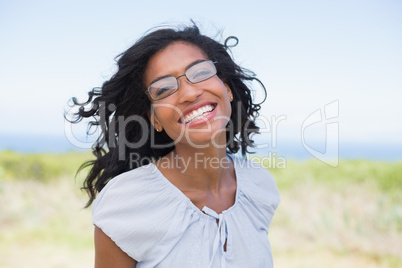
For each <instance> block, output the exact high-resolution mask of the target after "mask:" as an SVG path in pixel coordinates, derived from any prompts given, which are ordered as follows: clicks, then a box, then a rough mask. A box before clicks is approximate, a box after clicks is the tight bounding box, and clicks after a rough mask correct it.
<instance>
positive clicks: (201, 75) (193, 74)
mask: <svg viewBox="0 0 402 268" xmlns="http://www.w3.org/2000/svg"><path fill="white" fill-rule="evenodd" d="M215 74H216V68H215V65H214V63H213V62H212V61H209V60H208V61H202V62H200V63H197V64H195V65H194V66H193V67H191V68H190V69H188V70H187V72H186V76H187V79H188V80H189V81H190V82H191V83H199V82H202V81H205V80H207V79H209V78H211V77H212V76H214V75H215Z"/></svg>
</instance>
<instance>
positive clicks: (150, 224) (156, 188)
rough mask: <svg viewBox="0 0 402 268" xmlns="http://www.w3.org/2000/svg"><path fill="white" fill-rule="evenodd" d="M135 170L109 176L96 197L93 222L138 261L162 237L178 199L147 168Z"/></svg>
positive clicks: (167, 227) (145, 255) (168, 226)
mask: <svg viewBox="0 0 402 268" xmlns="http://www.w3.org/2000/svg"><path fill="white" fill-rule="evenodd" d="M144 170H145V169H135V170H132V171H129V172H126V173H123V174H121V175H119V176H117V177H115V178H114V179H112V180H111V181H110V182H109V183H108V184H107V185H106V186H105V188H104V189H102V191H101V192H100V193H99V195H98V196H97V198H96V200H95V202H94V205H93V209H92V213H93V223H94V225H96V226H97V227H99V228H100V229H102V231H103V232H104V233H105V234H106V235H107V236H109V237H110V238H111V239H112V240H113V241H114V242H115V243H116V245H117V246H119V247H120V248H121V249H122V250H123V251H124V252H126V253H127V254H128V255H129V256H130V257H132V258H133V259H135V260H136V261H138V262H141V261H143V260H144V259H145V258H146V257H147V254H148V253H149V252H150V251H151V250H152V248H153V246H154V245H155V244H156V243H157V242H158V241H161V240H162V239H163V237H164V236H165V235H166V233H167V232H168V231H169V228H170V226H171V222H172V221H171V217H170V215H172V214H174V212H175V209H176V207H177V199H176V198H175V196H174V195H171V194H169V192H166V191H164V190H163V184H162V185H161V184H160V183H158V178H157V176H156V175H155V174H154V172H151V171H150V170H145V172H144Z"/></svg>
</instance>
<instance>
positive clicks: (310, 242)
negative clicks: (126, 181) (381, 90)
mask: <svg viewBox="0 0 402 268" xmlns="http://www.w3.org/2000/svg"><path fill="white" fill-rule="evenodd" d="M90 157H91V155H90V154H88V153H69V154H62V155H51V154H42V155H24V154H16V153H13V152H1V153H0V267H7V268H13V267H18V268H21V267H41V268H42V267H43V268H46V267H55V268H56V267H60V268H62V267H71V268H73V267H74V268H79V267H92V266H93V241H92V233H93V227H92V223H91V213H90V209H83V206H84V204H85V202H86V196H85V194H84V193H82V192H81V191H80V190H79V188H80V186H81V182H82V179H83V177H82V176H83V174H81V175H79V176H77V177H75V171H76V170H77V168H78V166H79V165H80V164H81V163H82V162H83V161H84V160H86V159H89V158H90ZM271 172H272V173H273V175H274V177H275V179H276V181H277V184H278V187H279V190H280V192H281V198H282V201H281V204H280V206H279V208H278V210H277V213H276V214H275V217H274V220H273V222H272V224H271V227H270V233H269V236H270V240H271V244H272V248H273V254H274V261H275V267H279V268H282V267H284V268H331V267H353V268H355V267H365V268H370V267H393V268H394V267H402V162H397V163H391V162H372V161H366V160H353V161H352V160H348V161H340V164H339V166H338V167H336V168H333V167H331V166H328V165H325V164H323V163H321V162H319V161H318V160H309V161H302V162H300V161H299V162H298V161H291V160H288V161H287V162H286V168H281V169H279V168H278V169H271Z"/></svg>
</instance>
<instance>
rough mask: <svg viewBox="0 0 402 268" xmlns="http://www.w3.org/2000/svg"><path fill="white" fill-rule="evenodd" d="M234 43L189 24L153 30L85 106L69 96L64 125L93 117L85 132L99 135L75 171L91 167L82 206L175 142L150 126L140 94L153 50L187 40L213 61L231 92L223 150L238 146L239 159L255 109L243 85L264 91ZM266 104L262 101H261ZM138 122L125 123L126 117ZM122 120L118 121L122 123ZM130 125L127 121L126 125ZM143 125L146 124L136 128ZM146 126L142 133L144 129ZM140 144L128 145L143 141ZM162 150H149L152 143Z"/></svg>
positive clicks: (143, 96)
mask: <svg viewBox="0 0 402 268" xmlns="http://www.w3.org/2000/svg"><path fill="white" fill-rule="evenodd" d="M233 40H234V41H235V45H236V44H237V43H238V39H237V38H236V37H233V36H231V37H228V38H227V39H226V41H225V43H224V44H220V43H219V42H217V41H215V40H214V39H212V38H210V37H207V36H205V35H202V34H201V33H200V30H199V28H198V27H197V26H196V25H195V24H194V25H191V26H186V27H184V28H183V29H173V28H167V29H166V28H162V29H157V30H154V31H152V32H150V33H148V34H146V35H145V36H143V37H142V38H141V39H139V40H138V41H137V42H136V43H135V44H134V45H133V46H131V47H130V48H129V49H127V50H126V51H125V52H123V53H122V54H120V55H119V56H117V58H116V59H117V60H116V61H117V66H118V70H117V72H116V73H115V74H114V75H113V76H112V77H111V78H110V79H109V80H108V81H106V82H104V83H103V85H102V87H101V88H94V89H92V90H91V91H90V92H89V93H88V95H89V98H88V100H87V101H86V102H83V103H81V102H78V101H77V99H76V98H72V103H71V105H70V106H72V107H75V108H78V112H76V113H75V114H74V115H73V118H72V119H70V120H69V121H70V122H71V123H78V122H80V121H82V120H83V119H86V118H93V121H91V122H89V125H88V129H90V128H93V127H98V128H99V127H100V130H101V131H100V135H99V137H98V138H97V140H96V142H95V143H94V144H93V146H92V150H93V154H94V155H95V156H96V159H95V160H92V161H88V162H86V163H84V164H83V165H82V166H81V167H80V169H79V170H82V169H83V168H86V167H90V168H91V169H90V171H89V173H88V175H87V177H86V179H85V181H84V186H83V188H82V189H84V190H86V191H87V193H88V195H89V201H88V202H87V204H86V207H89V206H90V205H91V204H92V202H93V201H94V199H95V197H96V195H97V193H98V192H100V191H101V190H102V189H103V187H104V186H105V185H106V184H107V183H108V181H109V180H111V179H112V178H113V177H115V176H117V175H119V174H121V173H123V172H125V171H128V170H130V169H134V168H137V167H138V166H140V165H145V164H148V163H149V162H150V161H151V159H154V160H157V159H159V158H160V157H162V156H164V155H166V154H167V153H169V152H170V151H172V150H173V149H174V144H173V143H172V140H171V139H170V138H169V136H168V135H167V134H166V133H165V132H164V131H162V132H157V131H155V129H154V128H153V127H152V125H151V123H150V121H149V118H148V113H149V111H150V109H151V103H150V101H149V99H148V97H147V95H146V94H144V92H145V91H146V86H145V85H144V79H143V77H144V72H145V68H146V66H147V63H148V61H149V60H150V59H151V57H152V56H153V55H155V54H156V53H157V52H158V51H160V50H162V49H164V48H166V47H167V46H168V45H169V44H172V43H173V42H177V41H181V42H188V43H191V44H194V45H196V46H197V47H199V48H200V49H201V50H202V51H203V52H204V53H205V55H206V56H207V57H208V58H209V59H210V60H212V61H217V62H218V65H217V75H218V77H219V78H220V79H221V80H222V81H223V82H224V83H226V84H227V85H228V86H229V87H230V89H231V91H232V93H233V101H232V102H231V106H232V114H231V120H230V122H229V123H228V127H227V130H226V140H227V149H226V150H227V152H229V153H237V152H238V151H239V149H240V148H241V153H242V155H243V156H244V155H245V154H246V153H247V152H248V150H247V147H248V146H253V140H251V139H250V137H251V136H250V135H251V134H252V133H258V130H259V128H258V127H257V126H256V124H255V119H256V117H257V116H258V111H259V110H260V103H259V104H256V103H253V100H252V96H251V90H250V88H249V86H248V85H247V84H250V83H251V82H252V81H257V82H258V83H259V84H260V85H261V86H262V89H263V90H264V92H265V95H266V91H265V88H264V85H263V84H262V83H261V82H260V80H258V79H257V78H256V77H255V74H254V73H253V72H251V71H249V70H247V69H244V68H241V67H240V66H238V65H237V64H236V63H235V62H234V61H233V59H232V58H231V56H230V55H229V53H228V51H227V50H228V49H229V45H228V43H229V42H231V41H233ZM264 100H265V99H264ZM133 116H134V117H135V118H137V119H138V118H140V119H141V120H128V121H127V120H125V119H127V118H130V117H131V118H132V117H133ZM122 119H123V120H122ZM127 122H129V123H127ZM141 122H142V123H144V122H146V124H141ZM144 125H146V126H147V127H146V129H144ZM144 133H145V134H147V137H146V138H147V139H146V140H145V142H143V143H142V145H141V146H130V145H132V144H135V143H137V142H138V143H139V141H140V140H141V139H142V138H144ZM151 136H152V138H153V143H152V144H151V139H150V138H149V137H151ZM155 144H156V145H166V146H154V145H155ZM132 153H135V154H136V155H137V156H139V158H140V159H142V160H143V161H141V164H135V163H134V165H133V163H130V154H132Z"/></svg>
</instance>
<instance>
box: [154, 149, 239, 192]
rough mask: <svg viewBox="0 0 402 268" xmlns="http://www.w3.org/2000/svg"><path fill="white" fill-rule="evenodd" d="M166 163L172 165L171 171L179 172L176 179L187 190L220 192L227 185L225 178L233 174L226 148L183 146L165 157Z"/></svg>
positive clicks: (170, 166)
mask: <svg viewBox="0 0 402 268" xmlns="http://www.w3.org/2000/svg"><path fill="white" fill-rule="evenodd" d="M189 147H191V148H189ZM162 160H163V159H162ZM165 161H168V162H169V163H170V164H169V169H170V170H172V169H173V170H175V171H178V172H177V175H178V176H177V177H176V178H177V179H178V180H180V184H181V185H182V186H183V188H186V189H197V190H205V191H211V192H219V189H221V186H222V184H223V183H225V182H224V178H225V177H226V178H228V176H230V174H231V172H232V171H231V170H232V169H231V167H232V163H231V160H230V158H228V157H227V156H226V147H224V146H220V147H219V148H218V147H216V146H213V145H210V146H208V147H206V148H194V147H193V146H186V145H182V144H181V145H179V146H176V148H175V149H174V150H173V151H172V152H171V153H170V154H168V155H167V156H166V157H165ZM162 164H163V163H162V161H161V162H160V163H159V165H160V167H162V168H163V166H162ZM179 178H180V179H179Z"/></svg>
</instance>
